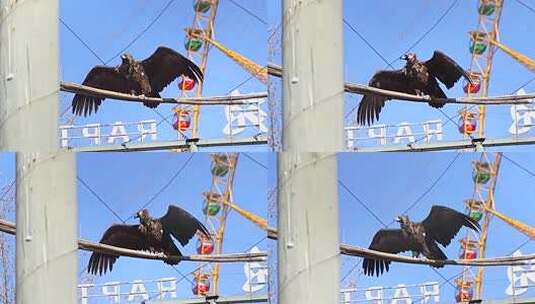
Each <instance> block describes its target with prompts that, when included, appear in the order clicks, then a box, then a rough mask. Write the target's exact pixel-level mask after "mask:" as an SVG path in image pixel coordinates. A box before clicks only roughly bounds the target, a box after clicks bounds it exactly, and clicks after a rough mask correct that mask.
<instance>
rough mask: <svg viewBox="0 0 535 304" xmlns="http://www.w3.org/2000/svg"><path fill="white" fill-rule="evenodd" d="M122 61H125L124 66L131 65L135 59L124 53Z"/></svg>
mask: <svg viewBox="0 0 535 304" xmlns="http://www.w3.org/2000/svg"><path fill="white" fill-rule="evenodd" d="M121 60H122V61H123V64H127V65H130V64H132V62H134V57H133V56H132V55H130V54H128V53H124V54H122V55H121Z"/></svg>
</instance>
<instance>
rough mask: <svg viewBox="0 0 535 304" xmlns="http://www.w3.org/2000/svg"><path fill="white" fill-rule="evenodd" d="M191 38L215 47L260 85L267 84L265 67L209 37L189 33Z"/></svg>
mask: <svg viewBox="0 0 535 304" xmlns="http://www.w3.org/2000/svg"><path fill="white" fill-rule="evenodd" d="M191 36H193V37H195V38H199V39H204V40H205V41H207V42H209V43H210V44H212V45H213V46H215V47H216V48H217V49H219V50H220V51H221V52H223V53H224V54H225V55H227V56H228V57H229V58H230V59H232V60H234V61H235V62H236V63H238V64H239V65H240V66H242V67H243V68H244V69H246V70H247V71H248V72H249V73H251V74H252V75H253V76H254V77H256V78H257V79H258V80H260V81H262V83H264V84H267V82H268V72H267V67H263V66H261V65H259V64H257V63H256V62H254V61H252V60H250V59H249V58H247V57H245V56H243V55H241V54H240V53H238V52H235V51H233V50H231V49H229V48H227V47H225V46H224V45H223V44H221V43H219V42H217V41H215V40H213V39H211V38H210V37H206V36H204V35H200V34H197V33H191Z"/></svg>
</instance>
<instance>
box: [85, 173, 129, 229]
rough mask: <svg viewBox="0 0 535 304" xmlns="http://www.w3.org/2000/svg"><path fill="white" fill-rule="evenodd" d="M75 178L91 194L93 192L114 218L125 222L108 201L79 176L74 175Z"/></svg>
mask: <svg viewBox="0 0 535 304" xmlns="http://www.w3.org/2000/svg"><path fill="white" fill-rule="evenodd" d="M76 179H77V180H78V181H79V182H80V183H81V184H82V185H83V186H84V187H85V188H86V189H87V190H89V192H91V194H93V196H94V197H96V198H97V200H98V201H99V202H101V203H102V205H104V207H106V209H108V210H109V211H110V212H111V213H112V214H113V215H115V217H116V218H118V219H119V220H120V221H121V222H122V223H126V221H125V220H123V219H122V218H121V217H120V216H119V214H117V212H115V211H114V210H113V209H112V208H111V207H110V205H109V204H108V203H106V202H105V201H104V200H103V199H102V197H100V195H98V193H97V192H96V191H95V190H93V189H92V188H91V187H90V186H89V185H88V184H87V183H86V182H85V181H84V180H83V179H82V178H81V177H80V176H76Z"/></svg>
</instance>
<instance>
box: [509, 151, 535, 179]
mask: <svg viewBox="0 0 535 304" xmlns="http://www.w3.org/2000/svg"><path fill="white" fill-rule="evenodd" d="M502 157H503V158H505V159H507V160H508V161H510V162H511V163H512V164H514V165H515V166H517V167H518V168H520V169H521V170H523V171H524V172H526V173H527V174H529V175H531V176H532V177H535V173H533V171H531V170H529V169H528V168H526V167H524V166H522V165H521V164H519V163H518V162H516V161H514V160H512V159H511V158H509V157H508V156H507V155H505V154H503V153H502Z"/></svg>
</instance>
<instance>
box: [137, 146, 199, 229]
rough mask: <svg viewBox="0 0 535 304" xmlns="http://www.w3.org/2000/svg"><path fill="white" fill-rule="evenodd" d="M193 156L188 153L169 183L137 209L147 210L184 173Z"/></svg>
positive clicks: (193, 154)
mask: <svg viewBox="0 0 535 304" xmlns="http://www.w3.org/2000/svg"><path fill="white" fill-rule="evenodd" d="M193 156H195V153H190V156H189V157H188V159H186V161H185V162H184V163H183V164H182V166H181V167H180V168H179V169H178V171H177V172H176V173H175V174H173V176H171V178H170V179H169V181H168V182H167V183H165V184H164V185H163V186H162V187H161V188H160V190H158V191H157V192H156V193H155V194H154V195H153V196H152V197H151V198H150V199H149V200H148V201H147V202H146V203H145V204H144V205H143V206H142V207H141V208H139V209H140V210H141V209H145V208H147V207H148V206H149V205H150V204H151V203H152V202H154V200H155V199H156V198H157V197H158V196H159V195H160V194H162V192H164V191H165V190H166V189H167V188H169V186H171V184H172V183H173V182H174V181H175V180H176V178H177V177H178V176H179V175H180V173H182V171H184V169H185V168H186V166H187V165H188V164H189V162H190V161H191V159H192V158H193ZM131 218H133V216H132V215H131V216H130V217H128V218H127V220H129V219H131Z"/></svg>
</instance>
